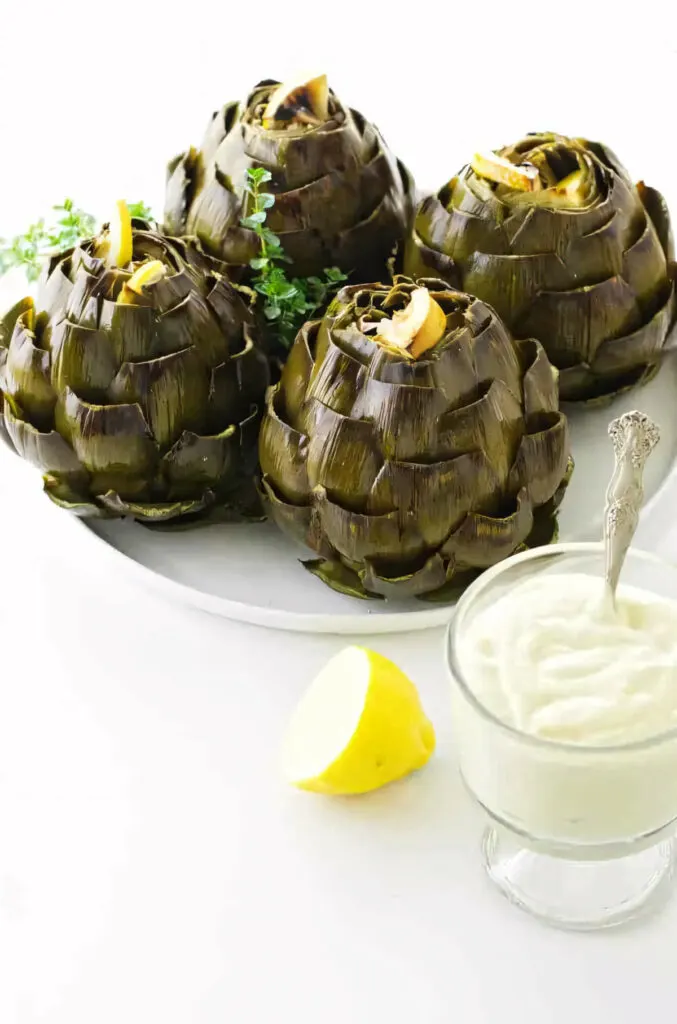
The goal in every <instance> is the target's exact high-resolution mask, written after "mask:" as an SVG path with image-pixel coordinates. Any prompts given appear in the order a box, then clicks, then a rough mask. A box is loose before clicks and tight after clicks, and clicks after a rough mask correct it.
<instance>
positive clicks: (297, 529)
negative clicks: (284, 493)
mask: <svg viewBox="0 0 677 1024" xmlns="http://www.w3.org/2000/svg"><path fill="white" fill-rule="evenodd" d="M261 489H262V492H263V499H264V502H265V505H266V507H267V509H268V512H269V515H270V518H271V519H272V520H273V522H275V523H277V525H278V526H279V527H280V529H281V530H283V531H284V532H285V533H287V534H288V535H289V536H290V537H292V538H293V539H294V540H295V541H297V543H299V544H302V545H303V546H304V547H308V548H310V549H311V551H315V552H316V553H317V554H319V555H320V556H321V557H322V558H329V559H331V558H335V557H336V552H335V551H334V550H333V548H332V547H331V545H330V544H329V542H328V540H327V538H326V537H325V535H324V534H323V532H322V527H321V524H320V520H319V515H318V513H317V509H316V508H315V506H313V505H311V504H307V505H293V504H292V503H291V502H288V501H284V499H283V498H281V497H280V496H279V494H278V493H277V492H276V490H275V487H274V486H273V484H272V482H271V481H270V479H269V478H268V477H266V476H263V477H262V478H261Z"/></svg>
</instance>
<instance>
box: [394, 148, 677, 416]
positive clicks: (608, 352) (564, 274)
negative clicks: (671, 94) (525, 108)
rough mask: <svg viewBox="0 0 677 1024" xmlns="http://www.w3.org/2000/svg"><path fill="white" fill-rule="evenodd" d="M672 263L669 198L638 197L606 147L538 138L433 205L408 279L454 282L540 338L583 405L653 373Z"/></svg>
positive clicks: (413, 250) (455, 183)
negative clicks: (435, 276) (423, 276)
mask: <svg viewBox="0 0 677 1024" xmlns="http://www.w3.org/2000/svg"><path fill="white" fill-rule="evenodd" d="M496 157H498V159H496ZM672 258H673V249H672V236H671V231H670V221H669V217H668V212H667V207H666V205H665V201H664V200H663V197H662V196H661V195H660V193H659V192H657V191H656V190H655V189H652V188H650V187H648V186H647V185H644V184H643V183H640V184H639V185H638V186H637V187H635V186H634V185H633V183H632V181H631V179H630V177H629V175H628V172H627V171H626V170H625V168H624V167H623V165H622V164H621V163H620V161H619V160H618V158H617V157H616V156H615V154H614V153H613V152H612V151H611V150H609V149H608V148H607V147H605V146H603V145H601V144H600V143H597V142H589V141H587V140H585V139H570V138H565V137H564V136H561V135H554V134H542V135H536V134H534V135H528V136H526V137H525V138H524V139H522V140H521V141H519V142H518V143H517V144H516V145H514V146H508V147H506V148H504V149H502V150H500V151H499V153H498V154H490V155H489V156H488V157H481V156H477V157H475V159H474V160H473V162H472V164H471V165H470V166H468V167H466V168H465V169H464V170H463V171H461V173H460V174H459V175H458V176H457V177H455V178H452V180H451V181H450V182H449V184H448V185H445V186H444V188H442V189H441V191H440V192H439V193H438V194H437V195H433V196H430V197H428V198H426V199H425V200H424V201H423V203H422V204H421V206H420V207H419V210H418V213H417V215H416V220H415V227H414V229H413V232H412V234H411V236H410V238H409V241H408V243H407V248H406V255H405V270H406V271H407V273H411V274H423V273H428V274H430V273H435V274H438V275H440V276H442V277H444V279H445V280H447V281H448V282H450V283H452V284H454V285H455V286H457V287H462V288H464V289H465V290H466V291H468V292H471V293H472V294H474V295H478V296H479V297H480V298H482V299H483V300H484V301H486V302H489V303H490V304H491V305H492V306H493V307H494V309H495V310H496V312H497V313H498V315H499V316H501V317H502V318H503V319H504V320H505V322H506V323H507V324H508V326H509V327H510V328H511V329H512V331H513V332H514V333H515V334H516V335H518V336H519V337H531V336H533V337H536V338H538V339H539V340H540V341H541V342H542V344H543V345H544V347H545V349H546V351H547V353H548V355H549V357H550V359H551V360H552V361H553V363H554V364H555V365H556V366H557V367H559V368H560V370H561V375H560V392H561V396H562V398H564V399H573V400H576V399H590V398H594V397H597V396H601V395H606V394H613V393H615V392H617V391H619V390H621V389H623V388H626V387H629V386H631V385H633V384H635V383H638V382H639V381H641V380H642V379H643V378H645V377H646V376H648V374H649V373H650V372H651V371H652V370H653V368H654V367H655V365H656V364H657V362H658V360H659V357H660V353H661V349H662V347H663V345H664V342H665V340H666V337H667V335H668V332H669V329H670V327H671V324H672V320H673V307H674V300H673V285H672V280H671V265H670V261H671V260H672Z"/></svg>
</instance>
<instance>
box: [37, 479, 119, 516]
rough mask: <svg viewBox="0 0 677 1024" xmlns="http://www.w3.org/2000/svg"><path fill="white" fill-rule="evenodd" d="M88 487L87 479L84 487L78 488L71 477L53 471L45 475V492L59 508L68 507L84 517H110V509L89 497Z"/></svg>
mask: <svg viewBox="0 0 677 1024" xmlns="http://www.w3.org/2000/svg"><path fill="white" fill-rule="evenodd" d="M87 487H88V484H87V481H86V480H85V481H84V487H83V489H82V490H78V488H77V487H75V486H74V481H73V480H72V479H71V478H69V477H68V478H67V477H61V476H58V475H57V474H52V473H47V474H45V476H44V477H43V489H44V492H45V494H46V495H47V497H48V498H50V499H51V501H53V502H54V504H55V505H58V506H59V508H63V509H66V511H67V512H72V513H73V514H74V515H76V516H80V517H82V518H92V519H110V518H111V514H110V512H109V511H107V510H106V509H105V508H103V507H102V506H101V505H97V504H96V503H95V502H93V501H92V500H91V499H90V498H89V497H87Z"/></svg>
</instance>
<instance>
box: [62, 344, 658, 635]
mask: <svg viewBox="0 0 677 1024" xmlns="http://www.w3.org/2000/svg"><path fill="white" fill-rule="evenodd" d="M675 396H677V353H673V352H671V353H669V354H668V355H667V356H666V358H665V361H664V363H663V366H662V367H661V370H660V372H659V373H658V374H657V376H656V377H655V378H654V379H653V380H652V381H651V382H650V383H649V384H647V385H645V386H644V387H643V388H640V389H635V390H634V391H631V392H629V393H626V394H623V395H621V396H619V397H618V398H617V399H616V400H615V401H614V402H612V403H611V404H608V405H604V406H602V407H573V408H572V407H569V408H568V409H567V410H566V411H567V413H568V415H569V420H570V426H571V436H572V447H573V456H574V459H575V462H576V469H575V471H574V474H573V477H572V480H571V483H570V485H569V488H568V492H567V494H566V496H565V499H564V502H563V505H562V509H561V512H560V540H562V541H571V540H596V539H598V538H599V537H600V536H601V524H602V514H603V508H604V495H605V491H606V486H607V482H608V479H609V476H610V473H611V470H612V467H613V450H612V447H611V442H610V440H609V438H608V436H607V427H608V424H609V422H610V420H611V419H613V418H614V417H615V416H619V415H620V414H621V413H623V412H626V411H628V410H630V409H640V410H641V411H643V412H645V413H647V414H648V415H649V416H651V418H652V419H654V420H655V421H656V422H658V423H659V424H660V426H661V430H662V439H661V443H660V445H659V446H658V448H657V449H656V451H655V453H654V455H653V456H652V458H651V460H650V461H649V464H648V465H647V469H646V477H645V487H646V501H647V505H646V508H645V514H644V516H645V523H646V520H647V517H648V516H651V517H652V520H651V521H652V531H649V533H650V541H651V545H652V546H654V547H655V546H657V544H658V542H659V540H660V535H661V530H662V527H661V521H662V520H665V521H666V522H667V520H666V519H665V517H666V515H667V516H669V506H670V505H671V500H672V499H671V498H670V495H669V493H668V488H667V486H666V485H667V483H668V481H669V480H670V477H671V474H672V473H673V467H674V465H675V460H676V459H677V422H676V421H677V416H676V415H675ZM71 524H72V529H73V530H74V531H78V532H79V534H80V542H81V543H84V544H85V545H86V546H87V547H89V548H90V549H91V555H92V556H93V555H95V554H96V553H97V552H98V553H99V554H104V553H107V554H108V555H109V556H112V557H113V558H114V560H115V562H117V564H118V568H119V569H120V570H122V571H125V572H128V573H133V574H134V576H135V577H136V578H137V580H138V581H139V582H141V583H143V584H145V585H147V586H150V587H152V589H154V590H155V591H158V592H160V593H162V594H164V595H165V596H166V597H167V598H169V599H172V600H174V601H180V602H183V603H186V604H189V605H192V606H194V607H197V608H201V609H203V610H205V611H208V612H211V613H213V614H217V615H222V616H226V617H227V618H230V619H237V620H239V621H241V622H248V623H252V624H255V625H259V626H266V627H270V628H274V629H284V630H294V631H304V632H319V633H341V634H368V633H391V632H401V631H405V630H420V629H430V628H432V627H435V626H441V625H443V624H445V623H446V622H447V621H448V619H449V617H450V615H451V614H452V606H451V605H449V604H446V605H440V604H434V603H427V602H424V601H419V600H411V601H408V602H400V603H395V604H393V603H391V602H386V601H376V600H375V601H360V600H357V599H355V598H350V597H345V596H343V595H341V594H337V593H334V591H332V590H330V589H329V588H328V587H326V586H324V585H323V584H322V583H321V582H320V581H319V580H317V579H316V578H315V577H313V576H311V575H310V574H309V573H308V572H306V570H305V569H304V568H303V567H302V566H301V564H300V561H299V560H300V559H302V558H305V557H309V555H308V552H305V551H304V550H303V549H301V548H295V547H294V545H293V544H290V542H289V541H288V540H287V539H286V538H285V537H284V536H282V534H281V533H279V531H278V530H277V529H276V527H275V526H274V525H273V524H272V523H270V522H267V523H257V524H242V525H241V524H236V525H227V524H218V525H213V526H204V527H202V528H199V529H195V530H185V531H183V530H180V531H154V530H149V529H147V528H146V527H144V526H141V525H140V524H138V523H135V522H133V521H131V520H111V521H101V520H80V519H75V518H73V519H71ZM643 536H644V537H645V538H646V537H647V530H644V533H643ZM644 546H647V543H646V540H645V544H644Z"/></svg>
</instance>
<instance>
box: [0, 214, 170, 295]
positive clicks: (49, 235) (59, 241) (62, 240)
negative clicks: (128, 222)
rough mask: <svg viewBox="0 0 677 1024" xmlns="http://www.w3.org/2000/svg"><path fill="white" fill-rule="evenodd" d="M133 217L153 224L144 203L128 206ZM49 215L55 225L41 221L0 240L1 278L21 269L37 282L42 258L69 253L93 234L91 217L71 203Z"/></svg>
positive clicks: (94, 231) (94, 222)
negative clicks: (13, 235)
mask: <svg viewBox="0 0 677 1024" xmlns="http://www.w3.org/2000/svg"><path fill="white" fill-rule="evenodd" d="M127 205H128V207H129V212H130V214H131V215H132V217H140V218H141V219H142V220H152V218H153V214H152V212H151V210H150V208H149V207H148V206H146V204H145V203H128V204H127ZM52 211H53V213H54V214H56V215H58V216H57V217H56V220H55V222H54V224H50V225H49V226H48V225H47V223H46V221H45V218H44V217H42V218H41V219H40V220H38V221H36V222H35V224H31V226H30V227H29V228H28V230H27V231H26V233H25V234H23V235H16V236H15V237H14V238H12V239H4V238H0V274H6V273H7V272H8V271H9V270H14V269H15V268H16V267H20V268H22V269H23V270H24V272H25V274H26V277H27V278H28V280H29V281H36V280H37V279H38V277H39V276H40V273H41V271H42V263H43V260H44V258H45V256H47V255H49V254H50V253H51V252H55V251H56V252H62V251H63V250H64V249H72V248H73V246H74V245H77V243H78V242H80V241H81V240H82V239H83V238H89V237H90V236H91V235H94V234H95V233H96V220H95V218H94V217H93V216H92V215H91V213H86V212H85V211H84V210H81V209H79V207H77V206H76V205H75V204H74V202H73V200H72V199H64V201H63V203H61V205H59V206H53V207H52Z"/></svg>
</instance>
